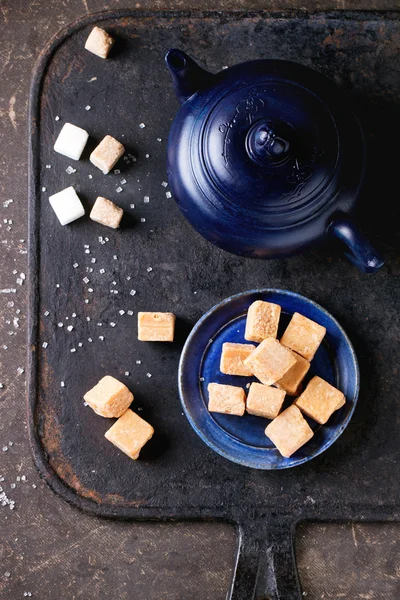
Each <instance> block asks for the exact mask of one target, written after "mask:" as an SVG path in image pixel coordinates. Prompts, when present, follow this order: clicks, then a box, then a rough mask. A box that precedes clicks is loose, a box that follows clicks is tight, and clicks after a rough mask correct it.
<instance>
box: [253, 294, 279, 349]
mask: <svg viewBox="0 0 400 600" xmlns="http://www.w3.org/2000/svg"><path fill="white" fill-rule="evenodd" d="M280 314H281V307H280V306H279V304H273V303H272V302H263V301H261V300H256V301H255V302H253V304H251V305H250V306H249V310H248V311H247V319H246V331H245V334H244V337H245V339H246V340H249V341H251V342H262V341H263V340H265V339H266V338H269V337H272V338H276V334H277V333H278V325H279V317H280Z"/></svg>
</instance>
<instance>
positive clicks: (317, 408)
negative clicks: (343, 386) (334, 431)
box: [295, 377, 346, 425]
mask: <svg viewBox="0 0 400 600" xmlns="http://www.w3.org/2000/svg"><path fill="white" fill-rule="evenodd" d="M345 402H346V398H345V397H344V394H343V393H342V392H341V391H340V390H338V389H337V388H335V387H333V385H331V384H330V383H328V382H327V381H325V379H322V378H321V377H313V378H312V379H311V381H310V382H309V384H308V386H307V387H306V389H305V390H304V392H303V393H302V394H301V395H300V396H299V397H298V398H297V400H296V402H295V404H296V406H298V407H299V409H300V410H301V411H302V412H303V413H304V414H305V415H307V416H308V417H311V419H314V421H317V423H320V425H324V424H325V423H326V422H327V420H328V419H329V417H330V416H331V415H332V413H334V412H335V410H338V409H339V408H341V407H342V406H343V405H344V404H345Z"/></svg>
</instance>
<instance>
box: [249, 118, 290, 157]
mask: <svg viewBox="0 0 400 600" xmlns="http://www.w3.org/2000/svg"><path fill="white" fill-rule="evenodd" d="M279 133H280V131H279V126H277V127H274V126H273V125H271V124H270V123H268V122H265V121H262V122H259V121H258V122H256V123H255V124H254V125H253V127H251V128H250V129H249V132H248V134H247V138H246V147H247V154H248V155H249V156H250V158H251V159H252V160H253V161H254V162H256V163H257V164H259V165H265V164H271V163H282V162H283V161H285V160H287V158H288V157H289V154H290V149H291V146H290V143H289V141H288V140H287V139H285V138H286V136H285V138H284V137H282V135H279Z"/></svg>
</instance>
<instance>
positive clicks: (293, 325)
mask: <svg viewBox="0 0 400 600" xmlns="http://www.w3.org/2000/svg"><path fill="white" fill-rule="evenodd" d="M325 333H326V329H325V327H322V325H318V323H316V322H315V321H312V320H311V319H307V317H303V315H300V314H299V313H297V312H295V313H294V314H293V317H292V318H291V320H290V323H289V325H288V326H287V328H286V331H285V333H284V334H283V336H282V338H281V343H282V344H283V345H284V346H287V347H288V348H291V349H292V350H294V351H295V352H297V353H298V354H301V356H303V357H304V358H306V359H307V360H312V359H313V358H314V355H315V353H316V351H317V350H318V348H319V345H320V344H321V342H322V340H323V337H324V335H325Z"/></svg>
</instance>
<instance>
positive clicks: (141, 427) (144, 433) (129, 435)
mask: <svg viewBox="0 0 400 600" xmlns="http://www.w3.org/2000/svg"><path fill="white" fill-rule="evenodd" d="M153 433H154V429H153V427H152V426H151V425H150V424H149V423H147V421H145V420H144V419H142V418H141V417H139V415H137V414H136V413H134V412H133V410H131V409H130V408H128V410H126V411H125V412H124V414H123V415H122V416H121V417H120V418H119V419H118V421H116V422H115V423H114V425H113V426H112V427H110V429H109V430H108V431H106V432H105V434H104V437H106V438H107V439H108V441H109V442H111V443H112V444H114V446H117V448H119V449H120V450H122V452H125V454H127V455H128V456H129V458H133V460H136V459H137V458H138V457H139V453H140V450H141V449H142V448H143V446H144V445H145V443H146V442H148V441H149V439H150V438H151V437H152V436H153Z"/></svg>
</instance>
